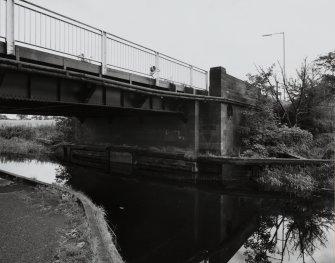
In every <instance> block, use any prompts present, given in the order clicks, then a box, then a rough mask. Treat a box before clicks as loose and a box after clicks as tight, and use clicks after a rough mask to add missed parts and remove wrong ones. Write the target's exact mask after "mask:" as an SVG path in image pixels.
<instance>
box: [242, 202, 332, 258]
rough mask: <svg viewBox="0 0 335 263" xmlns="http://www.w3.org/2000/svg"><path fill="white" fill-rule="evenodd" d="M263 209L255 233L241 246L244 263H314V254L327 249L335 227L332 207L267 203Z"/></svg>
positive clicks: (324, 204)
mask: <svg viewBox="0 0 335 263" xmlns="http://www.w3.org/2000/svg"><path fill="white" fill-rule="evenodd" d="M262 207H263V213H261V216H260V217H259V221H258V229H257V231H256V232H254V233H253V234H252V235H251V236H250V237H249V239H248V240H247V242H245V244H244V247H245V249H246V251H245V252H244V255H245V256H246V260H245V261H246V262H247V263H258V262H265V263H267V262H274V260H277V261H278V262H283V261H284V260H285V256H287V257H288V258H291V257H292V256H297V259H298V258H301V259H302V262H306V259H307V258H310V259H311V261H313V262H315V260H314V258H313V254H314V252H315V250H316V249H318V248H319V247H322V246H325V245H326V242H327V235H326V233H327V232H328V231H329V230H331V229H332V225H333V224H334V223H335V217H334V211H333V203H331V202H320V200H318V201H316V202H312V201H306V200H292V201H286V202H278V200H273V201H271V200H270V201H269V202H266V203H265V204H263V205H262ZM274 207H275V209H274ZM277 210H278V211H277ZM295 252H298V253H297V254H296V253H295ZM307 261H308V262H311V261H310V260H309V259H308V260H307ZM285 262H286V261H285Z"/></svg>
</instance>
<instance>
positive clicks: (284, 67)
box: [283, 32, 286, 101]
mask: <svg viewBox="0 0 335 263" xmlns="http://www.w3.org/2000/svg"><path fill="white" fill-rule="evenodd" d="M283 73H284V74H283V75H284V76H283V77H284V80H285V82H286V54H285V32H283ZM283 92H284V101H285V100H286V95H285V88H284V90H283Z"/></svg>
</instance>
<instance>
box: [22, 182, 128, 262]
mask: <svg viewBox="0 0 335 263" xmlns="http://www.w3.org/2000/svg"><path fill="white" fill-rule="evenodd" d="M70 192H73V190H70ZM70 192H66V191H61V190H59V189H58V188H55V187H53V186H50V187H44V186H39V187H36V188H35V191H34V192H32V193H30V194H29V195H28V196H27V200H28V202H30V203H32V204H34V205H39V207H40V209H41V210H43V211H44V212H46V213H49V212H50V213H56V214H60V215H63V216H65V217H66V218H67V220H66V223H65V227H64V228H62V229H59V231H58V233H59V235H60V240H59V244H58V247H57V248H56V251H57V253H56V255H55V256H54V258H55V261H54V262H57V263H70V262H82V263H89V262H104V261H103V260H102V258H104V255H103V254H104V253H105V254H106V253H107V254H109V256H110V257H111V260H112V261H111V262H117V263H121V262H123V261H122V259H121V257H120V255H119V254H118V252H117V250H116V248H115V246H114V238H113V236H114V235H113V233H111V232H109V231H108V229H107V223H106V221H105V213H104V211H103V209H102V208H99V207H97V206H95V205H94V204H93V203H92V202H91V201H90V200H89V199H88V198H87V197H86V196H84V195H83V194H79V193H78V195H80V196H84V197H85V200H84V202H85V204H83V203H82V201H81V200H79V199H78V198H77V197H76V195H73V194H71V193H70ZM87 200H89V201H87ZM87 204H88V205H89V209H91V210H92V211H94V217H95V218H96V220H95V222H97V223H96V224H97V225H92V222H91V221H92V219H91V221H90V219H89V218H88V217H87V211H86V209H87V207H86V206H87ZM84 207H85V208H84ZM94 228H99V229H100V230H101V231H100V235H101V236H103V237H104V241H105V243H101V242H100V243H99V242H98V240H97V237H96V236H97V235H96V233H94V232H95V230H94ZM106 237H107V238H106ZM107 239H108V241H109V243H108V242H106V240H107ZM111 248H112V249H111ZM101 251H102V252H101ZM110 251H113V253H110Z"/></svg>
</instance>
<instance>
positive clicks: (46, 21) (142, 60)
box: [0, 0, 208, 89]
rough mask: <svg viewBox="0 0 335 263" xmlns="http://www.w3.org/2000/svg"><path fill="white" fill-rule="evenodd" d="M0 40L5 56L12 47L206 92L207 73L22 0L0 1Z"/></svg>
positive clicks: (104, 71)
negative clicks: (28, 49)
mask: <svg viewBox="0 0 335 263" xmlns="http://www.w3.org/2000/svg"><path fill="white" fill-rule="evenodd" d="M0 40H1V41H5V42H6V43H7V45H6V46H7V53H8V54H12V55H14V54H15V45H19V46H25V47H29V48H33V49H37V50H44V51H47V52H50V53H56V54H61V55H63V56H66V57H72V58H75V59H78V60H83V61H87V62H90V63H95V64H99V65H101V73H102V74H105V73H106V70H107V68H115V69H119V70H123V71H127V72H131V73H135V74H140V75H144V76H147V77H151V78H155V79H156V82H157V84H159V81H160V80H167V81H170V82H173V83H178V84H183V85H187V86H191V87H193V88H196V89H207V83H208V80H207V79H208V73H207V71H206V70H203V69H200V68H198V67H195V66H192V65H190V64H187V63H185V62H182V61H180V60H177V59H174V58H171V57H169V56H167V55H164V54H161V53H159V52H157V51H155V50H152V49H149V48H146V47H144V46H141V45H138V44H136V43H134V42H131V41H128V40H126V39H123V38H120V37H118V36H115V35H113V34H110V33H106V32H104V31H103V30H101V29H98V28H95V27H92V26H90V25H87V24H85V23H82V22H79V21H77V20H74V19H72V18H69V17H66V16H64V15H61V14H58V13H56V12H54V11H52V10H49V9H46V8H43V7H41V6H38V5H35V4H33V3H30V2H28V1H25V0H0Z"/></svg>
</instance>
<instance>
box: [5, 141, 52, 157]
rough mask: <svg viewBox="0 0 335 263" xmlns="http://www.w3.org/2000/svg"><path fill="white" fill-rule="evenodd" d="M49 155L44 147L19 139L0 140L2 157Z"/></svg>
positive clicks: (48, 150) (48, 151)
mask: <svg viewBox="0 0 335 263" xmlns="http://www.w3.org/2000/svg"><path fill="white" fill-rule="evenodd" d="M50 153H51V151H50V149H48V148H47V147H46V146H45V145H42V144H40V143H38V142H36V141H30V140H26V139H21V138H17V137H14V138H11V139H4V138H0V154H1V155H4V156H14V155H16V156H21V157H35V158H37V159H38V158H39V157H44V156H46V155H49V154H50Z"/></svg>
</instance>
